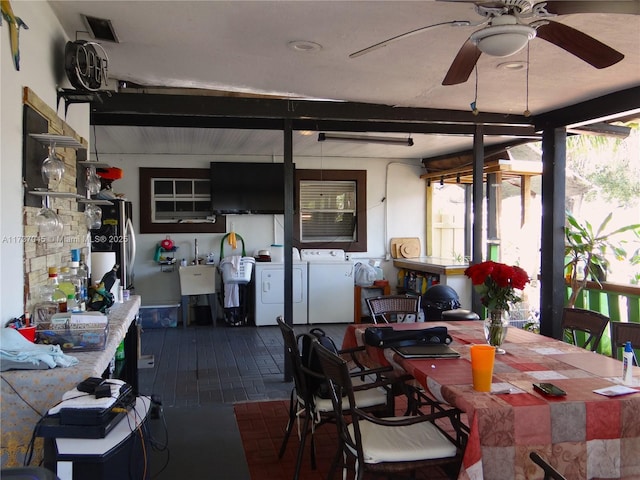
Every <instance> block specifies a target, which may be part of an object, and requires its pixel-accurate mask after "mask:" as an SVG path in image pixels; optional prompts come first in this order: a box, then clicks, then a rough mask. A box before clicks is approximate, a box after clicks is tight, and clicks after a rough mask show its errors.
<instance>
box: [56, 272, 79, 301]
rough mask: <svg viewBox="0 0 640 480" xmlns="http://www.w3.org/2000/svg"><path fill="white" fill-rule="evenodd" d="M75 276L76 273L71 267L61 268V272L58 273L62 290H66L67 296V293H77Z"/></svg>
mask: <svg viewBox="0 0 640 480" xmlns="http://www.w3.org/2000/svg"><path fill="white" fill-rule="evenodd" d="M73 277H74V275H73V274H72V272H71V269H70V268H69V267H61V268H60V273H59V274H58V285H59V288H60V290H62V291H63V292H64V294H65V298H66V296H67V295H70V294H75V293H76V286H75V283H74V278H73Z"/></svg>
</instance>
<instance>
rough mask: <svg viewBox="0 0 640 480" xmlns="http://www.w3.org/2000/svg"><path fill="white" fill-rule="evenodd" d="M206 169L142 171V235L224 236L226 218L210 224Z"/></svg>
mask: <svg viewBox="0 0 640 480" xmlns="http://www.w3.org/2000/svg"><path fill="white" fill-rule="evenodd" d="M210 218H211V193H210V183H209V169H207V168H140V233H192V232H194V233H198V232H205V233H222V232H225V231H226V221H225V217H224V216H222V215H217V216H215V217H214V218H215V223H211V222H210V221H208V219H210Z"/></svg>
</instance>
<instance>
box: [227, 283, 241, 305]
mask: <svg viewBox="0 0 640 480" xmlns="http://www.w3.org/2000/svg"><path fill="white" fill-rule="evenodd" d="M239 306H240V288H239V287H238V284H237V283H225V284H224V308H233V307H239Z"/></svg>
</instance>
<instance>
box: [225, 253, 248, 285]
mask: <svg viewBox="0 0 640 480" xmlns="http://www.w3.org/2000/svg"><path fill="white" fill-rule="evenodd" d="M233 263H234V262H233V258H232V257H227V258H223V259H221V260H220V269H221V270H222V280H223V281H224V283H249V282H250V281H251V272H252V270H253V264H254V263H256V259H255V258H253V257H241V258H240V264H239V265H238V268H234V264H233Z"/></svg>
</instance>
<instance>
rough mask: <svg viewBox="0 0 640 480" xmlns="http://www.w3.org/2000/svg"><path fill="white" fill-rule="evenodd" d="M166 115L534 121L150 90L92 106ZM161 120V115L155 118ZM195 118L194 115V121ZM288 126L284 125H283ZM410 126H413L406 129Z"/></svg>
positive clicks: (96, 114)
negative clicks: (149, 92) (179, 93)
mask: <svg viewBox="0 0 640 480" xmlns="http://www.w3.org/2000/svg"><path fill="white" fill-rule="evenodd" d="M153 117H166V118H165V119H164V120H165V121H166V122H169V121H173V122H180V121H187V120H186V119H184V118H180V117H198V118H199V119H200V120H201V121H206V119H210V118H236V119H238V118H242V119H251V118H253V119H277V120H283V119H289V120H305V121H307V122H317V121H359V122H370V123H372V124H375V123H377V122H383V123H390V122H404V123H407V124H410V125H414V124H415V125H421V124H443V125H447V124H453V125H456V124H457V125H475V124H486V125H496V126H519V127H522V126H527V127H528V126H531V124H532V123H531V119H529V118H526V117H525V116H523V115H513V114H499V113H480V114H479V115H473V113H472V112H471V111H459V110H443V109H432V108H411V107H393V106H388V105H377V104H369V103H357V102H327V101H307V100H283V99H267V98H234V97H215V96H196V95H169V94H147V93H136V94H132V93H111V94H110V95H104V96H103V97H102V102H101V103H97V102H96V103H94V104H93V105H92V108H91V123H92V124H95V125H102V124H106V123H103V122H107V121H109V122H110V124H112V125H113V124H116V123H114V122H116V121H117V122H118V123H117V124H119V125H140V124H141V122H145V121H151V120H150V119H149V118H153ZM153 121H155V122H158V121H160V120H158V119H154V120H153ZM190 121H193V120H190ZM280 128H283V127H280ZM404 131H410V130H404Z"/></svg>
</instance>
